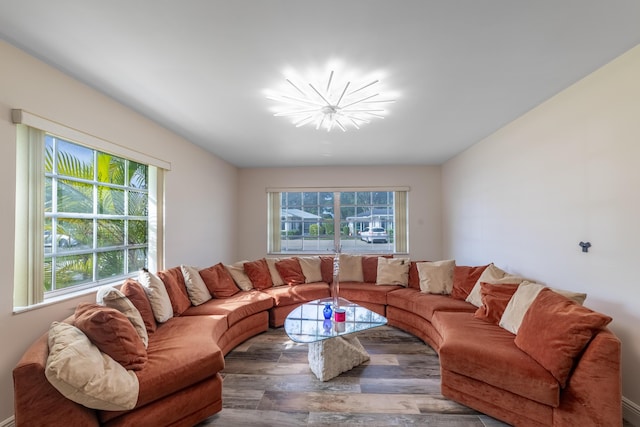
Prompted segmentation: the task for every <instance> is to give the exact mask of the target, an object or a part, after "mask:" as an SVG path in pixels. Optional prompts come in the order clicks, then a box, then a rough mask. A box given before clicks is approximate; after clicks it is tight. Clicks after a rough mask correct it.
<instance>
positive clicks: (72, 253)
mask: <svg viewBox="0 0 640 427" xmlns="http://www.w3.org/2000/svg"><path fill="white" fill-rule="evenodd" d="M34 118H35V120H36V124H37V125H39V128H35V127H31V126H27V125H23V124H22V123H24V122H25V121H26V122H28V124H31V122H32V121H33V120H34ZM14 121H16V119H15V117H14ZM17 122H18V124H19V125H18V138H17V139H18V141H17V159H16V160H17V162H16V164H17V168H16V170H17V175H16V185H17V188H16V241H15V252H16V257H15V283H14V307H17V308H23V307H28V306H32V305H34V304H38V303H41V302H45V301H46V300H47V299H50V298H53V297H59V296H63V295H65V294H69V293H71V292H76V291H79V290H83V289H89V288H93V287H96V286H100V285H103V284H107V283H114V284H115V283H116V282H118V283H119V282H121V281H122V280H124V279H125V278H127V277H131V276H134V275H135V274H137V272H138V270H140V269H141V268H143V267H149V268H154V269H158V268H159V263H160V260H161V254H162V247H161V245H159V244H158V243H157V242H161V241H162V238H161V236H162V232H161V227H159V226H158V224H161V223H162V222H161V221H162V215H161V212H162V209H161V203H162V176H163V175H162V171H163V169H168V164H166V163H164V162H162V161H159V160H157V159H155V160H152V162H149V161H148V160H149V159H148V158H145V156H144V155H142V154H140V153H134V152H129V151H128V150H127V149H126V148H124V147H120V146H117V145H115V144H112V143H109V142H107V141H103V140H98V139H97V138H95V137H91V136H89V135H86V134H82V133H80V132H78V131H75V130H73V129H69V128H65V127H64V126H61V125H59V124H56V123H52V122H49V121H47V120H46V119H42V118H40V117H37V116H31V115H30V114H29V113H24V115H22V116H21V117H20V118H19V120H18V121H17ZM48 128H51V129H52V130H49V129H48ZM65 133H66V134H68V135H69V136H66V135H64V134H65ZM63 135H64V136H63ZM152 163H156V164H158V165H161V166H164V168H162V167H158V166H156V165H154V164H152Z"/></svg>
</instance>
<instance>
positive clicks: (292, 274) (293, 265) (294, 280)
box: [276, 258, 305, 286]
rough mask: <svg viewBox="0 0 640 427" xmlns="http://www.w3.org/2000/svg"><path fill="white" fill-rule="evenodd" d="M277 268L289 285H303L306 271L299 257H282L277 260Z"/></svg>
mask: <svg viewBox="0 0 640 427" xmlns="http://www.w3.org/2000/svg"><path fill="white" fill-rule="evenodd" d="M276 269H277V270H278V273H280V277H282V280H284V283H286V284H287V285H289V286H295V285H301V284H303V283H304V282H305V277H304V273H303V272H302V267H300V262H298V258H282V259H281V260H280V261H278V262H276Z"/></svg>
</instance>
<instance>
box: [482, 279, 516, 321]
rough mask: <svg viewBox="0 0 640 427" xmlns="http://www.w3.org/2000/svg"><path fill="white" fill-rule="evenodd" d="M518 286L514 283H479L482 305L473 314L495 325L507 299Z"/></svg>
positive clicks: (509, 298)
mask: <svg viewBox="0 0 640 427" xmlns="http://www.w3.org/2000/svg"><path fill="white" fill-rule="evenodd" d="M518 286H519V285H516V284H512V285H509V284H504V285H492V284H490V283H484V282H483V283H481V284H480V294H481V295H482V305H481V306H480V307H478V309H477V310H476V312H475V314H474V316H475V317H477V318H478V319H482V320H484V321H486V322H489V323H493V324H496V325H497V324H498V322H500V319H501V318H502V313H504V310H505V308H506V307H507V304H509V300H511V297H512V296H513V294H514V293H515V292H516V291H517V290H518Z"/></svg>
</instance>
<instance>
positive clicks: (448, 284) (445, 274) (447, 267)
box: [416, 259, 456, 295]
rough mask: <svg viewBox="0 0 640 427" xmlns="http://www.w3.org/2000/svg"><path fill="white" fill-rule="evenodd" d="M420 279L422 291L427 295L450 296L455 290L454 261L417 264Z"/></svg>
mask: <svg viewBox="0 0 640 427" xmlns="http://www.w3.org/2000/svg"><path fill="white" fill-rule="evenodd" d="M416 267H417V269H418V277H419V278H420V291H421V292H424V293H427V294H443V295H450V294H451V291H452V290H453V272H454V270H455V268H456V261H455V260H454V259H450V260H445V261H434V262H419V263H417V264H416Z"/></svg>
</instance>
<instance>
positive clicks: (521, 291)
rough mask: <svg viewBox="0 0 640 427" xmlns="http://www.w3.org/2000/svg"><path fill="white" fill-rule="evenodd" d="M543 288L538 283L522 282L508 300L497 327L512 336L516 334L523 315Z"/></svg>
mask: <svg viewBox="0 0 640 427" xmlns="http://www.w3.org/2000/svg"><path fill="white" fill-rule="evenodd" d="M544 288H545V286H544V285H541V284H539V283H533V282H529V281H524V282H522V283H521V284H520V286H518V290H516V292H515V293H514V294H513V296H512V297H511V299H510V300H509V303H508V304H507V307H506V308H505V309H504V313H502V317H501V318H500V322H499V323H498V325H500V326H501V327H502V328H504V329H506V330H507V331H509V332H511V333H512V334H517V333H518V329H519V328H520V325H521V324H522V319H523V318H524V315H525V313H526V312H527V310H529V307H530V306H531V304H532V303H533V300H535V299H536V297H537V296H538V294H539V293H540V291H541V290H543V289H544Z"/></svg>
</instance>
